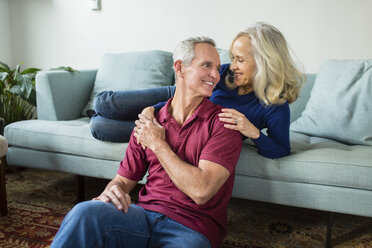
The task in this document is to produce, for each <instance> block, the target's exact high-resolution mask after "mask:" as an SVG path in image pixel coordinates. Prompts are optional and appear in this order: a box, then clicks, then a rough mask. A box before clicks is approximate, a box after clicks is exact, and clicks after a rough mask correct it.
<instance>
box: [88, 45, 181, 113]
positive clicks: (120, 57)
mask: <svg viewBox="0 0 372 248" xmlns="http://www.w3.org/2000/svg"><path fill="white" fill-rule="evenodd" d="M173 84H174V72H173V58H172V53H170V52H166V51H159V50H151V51H141V52H129V53H120V54H105V55H104V56H103V59H102V61H101V64H100V66H99V68H98V71H97V76H96V80H95V83H94V87H93V90H92V92H91V94H90V98H89V101H88V104H87V105H86V106H85V108H84V109H83V111H82V116H87V114H86V111H87V110H89V109H93V106H94V100H95V97H96V95H97V94H98V93H100V92H102V91H106V90H112V91H118V90H140V89H149V88H155V87H161V86H168V85H173Z"/></svg>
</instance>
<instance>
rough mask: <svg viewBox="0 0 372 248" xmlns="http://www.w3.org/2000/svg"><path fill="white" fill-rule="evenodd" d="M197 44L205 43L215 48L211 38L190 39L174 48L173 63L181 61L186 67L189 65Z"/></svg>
mask: <svg viewBox="0 0 372 248" xmlns="http://www.w3.org/2000/svg"><path fill="white" fill-rule="evenodd" d="M198 43H207V44H210V45H212V46H214V47H216V43H215V42H214V40H213V39H211V38H208V37H204V36H202V37H191V38H188V39H186V40H183V41H181V42H180V43H179V44H178V45H177V46H176V48H175V49H174V52H173V61H177V60H181V61H182V62H183V63H184V64H185V65H186V66H187V65H189V64H190V63H191V61H192V60H193V59H194V57H195V45H196V44H198Z"/></svg>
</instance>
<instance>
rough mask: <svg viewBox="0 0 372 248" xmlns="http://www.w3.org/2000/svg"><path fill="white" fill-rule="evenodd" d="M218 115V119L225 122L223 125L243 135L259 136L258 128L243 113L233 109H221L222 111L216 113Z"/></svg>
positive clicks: (249, 136) (252, 137)
mask: <svg viewBox="0 0 372 248" xmlns="http://www.w3.org/2000/svg"><path fill="white" fill-rule="evenodd" d="M218 116H219V117H220V121H222V122H225V123H227V124H225V125H224V127H226V128H229V129H233V130H238V131H239V132H240V133H241V134H243V135H244V136H245V137H248V138H251V139H257V138H259V137H260V130H258V128H256V127H255V126H254V125H253V124H252V123H251V122H250V121H249V120H248V119H247V118H246V117H245V115H244V114H242V113H240V112H239V111H237V110H235V109H227V108H224V109H222V113H220V114H219V115H218Z"/></svg>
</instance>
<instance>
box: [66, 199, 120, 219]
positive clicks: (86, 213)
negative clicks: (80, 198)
mask: <svg viewBox="0 0 372 248" xmlns="http://www.w3.org/2000/svg"><path fill="white" fill-rule="evenodd" d="M113 210H115V207H114V206H113V205H112V204H111V203H106V202H102V201H85V202H80V203H78V204H77V205H75V207H73V208H72V209H71V211H70V213H69V215H70V216H78V217H79V218H87V219H94V218H100V216H101V215H110V212H113Z"/></svg>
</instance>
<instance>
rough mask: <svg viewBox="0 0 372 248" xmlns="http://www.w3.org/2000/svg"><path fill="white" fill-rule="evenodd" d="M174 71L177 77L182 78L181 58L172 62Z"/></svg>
mask: <svg viewBox="0 0 372 248" xmlns="http://www.w3.org/2000/svg"><path fill="white" fill-rule="evenodd" d="M173 67H174V72H175V73H176V75H177V77H180V78H182V73H183V63H182V61H181V60H176V61H175V62H174V65H173Z"/></svg>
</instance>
